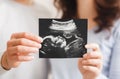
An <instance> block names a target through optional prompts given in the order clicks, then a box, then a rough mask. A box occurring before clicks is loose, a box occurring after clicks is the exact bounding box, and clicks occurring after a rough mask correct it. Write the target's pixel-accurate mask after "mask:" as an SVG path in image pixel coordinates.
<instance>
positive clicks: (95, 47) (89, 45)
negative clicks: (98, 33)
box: [85, 43, 100, 51]
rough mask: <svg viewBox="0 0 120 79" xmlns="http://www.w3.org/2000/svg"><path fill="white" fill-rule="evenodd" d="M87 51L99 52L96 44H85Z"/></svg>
mask: <svg viewBox="0 0 120 79" xmlns="http://www.w3.org/2000/svg"><path fill="white" fill-rule="evenodd" d="M85 47H86V48H87V49H93V51H100V49H99V45H98V44H93V43H92V44H87V45H85Z"/></svg>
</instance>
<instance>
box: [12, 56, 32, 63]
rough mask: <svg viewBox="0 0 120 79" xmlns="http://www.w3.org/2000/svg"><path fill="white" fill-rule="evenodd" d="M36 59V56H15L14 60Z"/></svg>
mask: <svg viewBox="0 0 120 79" xmlns="http://www.w3.org/2000/svg"><path fill="white" fill-rule="evenodd" d="M33 59H34V56H14V61H17V62H26V61H31V60H33Z"/></svg>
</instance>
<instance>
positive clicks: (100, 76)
mask: <svg viewBox="0 0 120 79" xmlns="http://www.w3.org/2000/svg"><path fill="white" fill-rule="evenodd" d="M97 79H109V78H107V77H106V76H105V75H103V74H102V73H101V74H100V75H99V76H98V77H97Z"/></svg>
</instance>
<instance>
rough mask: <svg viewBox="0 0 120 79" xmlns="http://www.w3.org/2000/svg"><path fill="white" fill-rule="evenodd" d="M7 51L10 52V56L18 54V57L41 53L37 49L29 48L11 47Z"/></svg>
mask: <svg viewBox="0 0 120 79" xmlns="http://www.w3.org/2000/svg"><path fill="white" fill-rule="evenodd" d="M7 51H9V54H10V55H12V54H16V55H20V54H30V53H36V52H38V51H39V49H38V48H35V47H27V46H20V45H19V46H15V47H9V48H8V49H7Z"/></svg>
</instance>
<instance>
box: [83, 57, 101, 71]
mask: <svg viewBox="0 0 120 79" xmlns="http://www.w3.org/2000/svg"><path fill="white" fill-rule="evenodd" d="M82 64H83V65H84V66H85V65H86V66H95V67H98V68H99V69H100V68H101V67H102V61H101V60H100V59H88V60H83V61H82Z"/></svg>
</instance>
